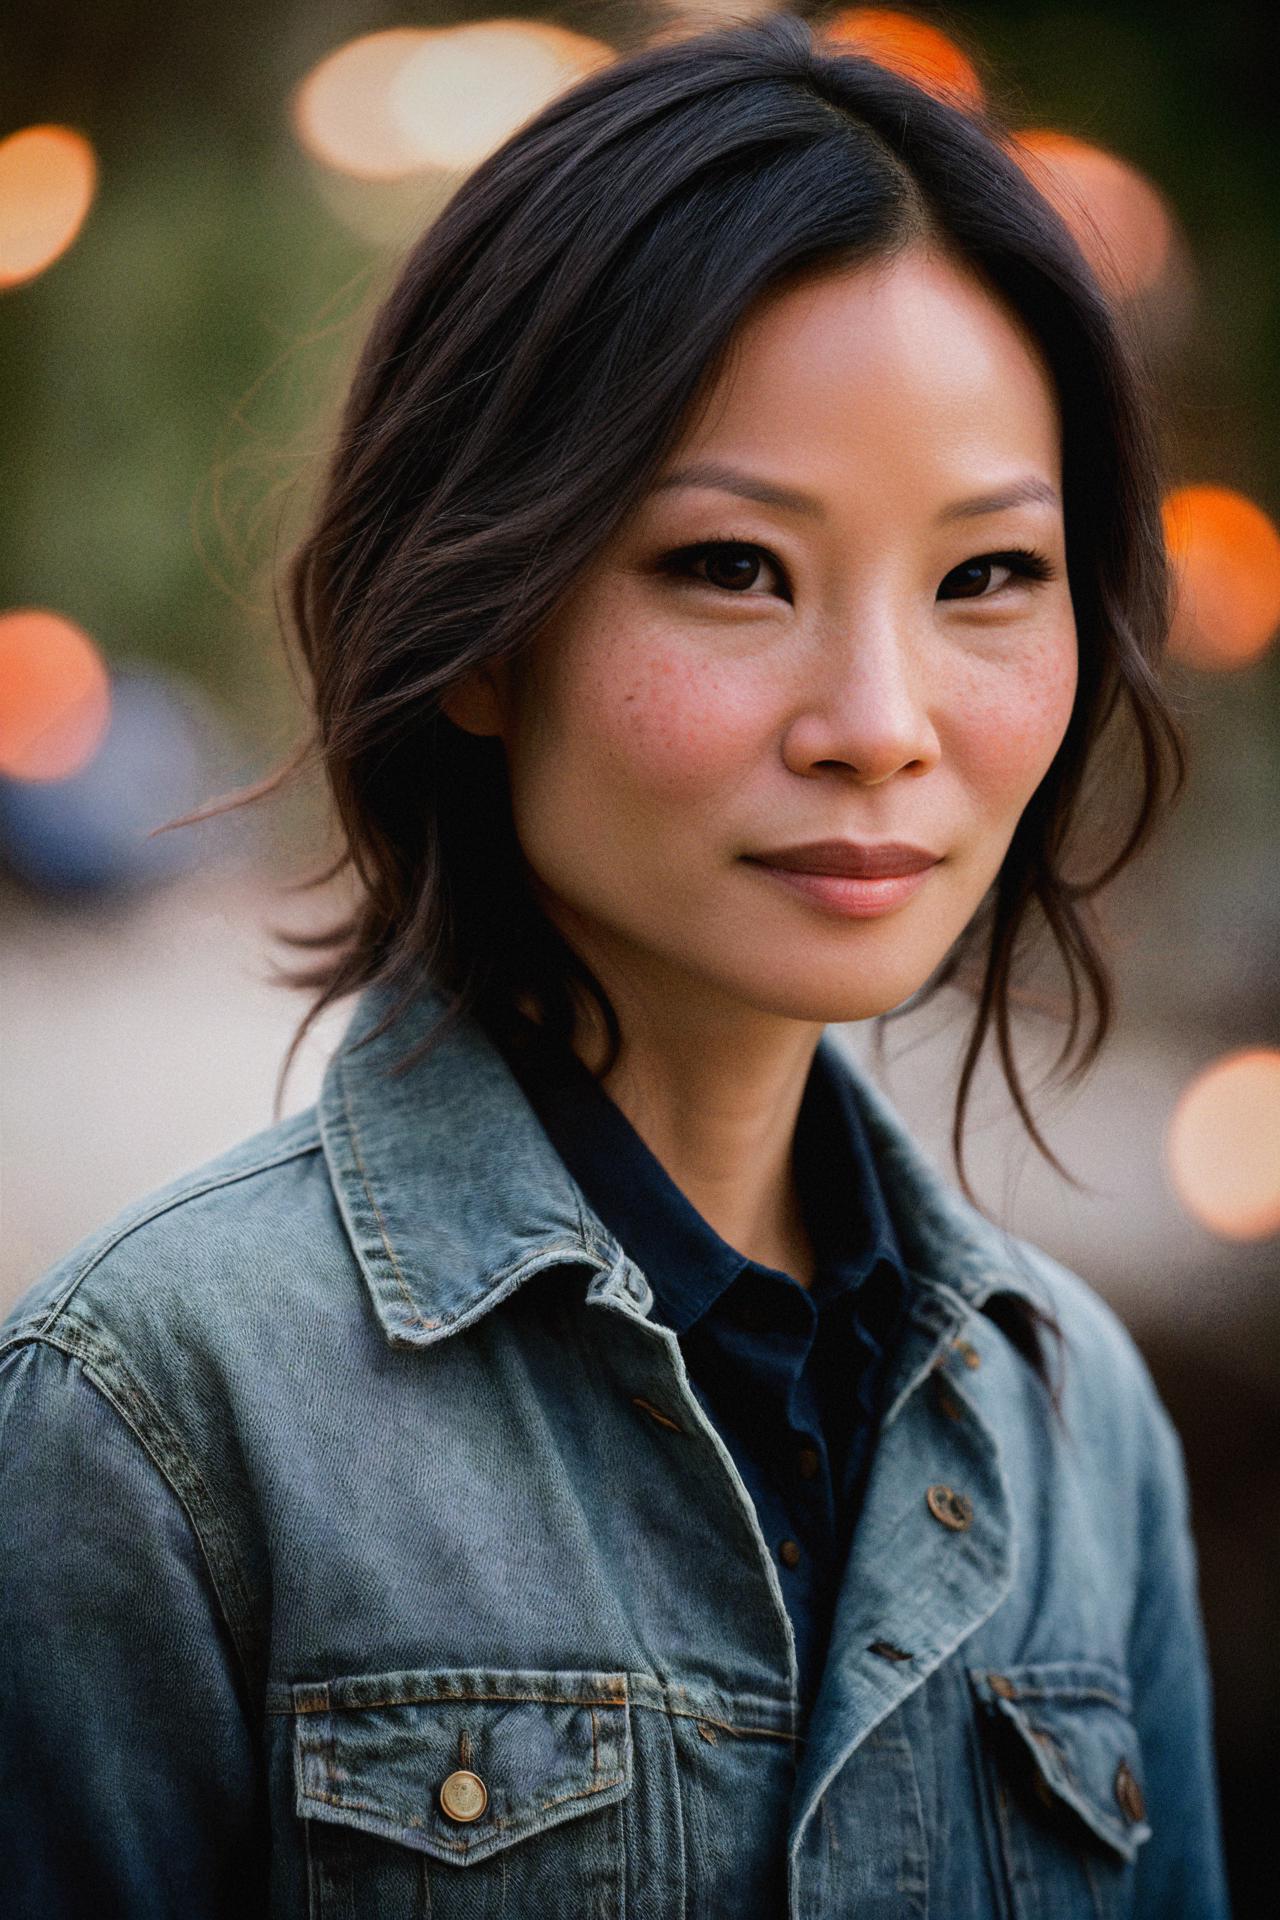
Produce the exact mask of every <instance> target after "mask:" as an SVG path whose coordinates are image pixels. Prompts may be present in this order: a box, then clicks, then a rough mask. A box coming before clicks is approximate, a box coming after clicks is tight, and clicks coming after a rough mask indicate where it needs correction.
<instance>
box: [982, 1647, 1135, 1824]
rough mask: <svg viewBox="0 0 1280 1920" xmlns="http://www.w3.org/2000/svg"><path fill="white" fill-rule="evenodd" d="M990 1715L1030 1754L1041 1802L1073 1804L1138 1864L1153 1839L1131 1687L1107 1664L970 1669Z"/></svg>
mask: <svg viewBox="0 0 1280 1920" xmlns="http://www.w3.org/2000/svg"><path fill="white" fill-rule="evenodd" d="M969 1681H970V1684H971V1686H972V1688H973V1691H974V1693H975V1694H976V1696H977V1698H978V1699H979V1701H980V1702H981V1703H982V1705H983V1707H984V1708H985V1709H986V1712H987V1713H988V1715H989V1716H990V1717H991V1718H992V1719H994V1720H995V1721H996V1722H997V1724H999V1725H1001V1726H1004V1727H1007V1728H1009V1729H1012V1730H1013V1732H1014V1733H1015V1734H1016V1735H1017V1737H1018V1739H1019V1741H1020V1742H1021V1747H1022V1749H1025V1753H1026V1755H1029V1756H1030V1759H1031V1762H1032V1766H1033V1774H1032V1780H1033V1784H1034V1786H1035V1789H1036V1792H1037V1794H1038V1795H1039V1797H1040V1799H1041V1800H1044V1801H1046V1803H1047V1804H1050V1805H1052V1804H1053V1803H1054V1802H1055V1801H1058V1802H1061V1803H1063V1804H1064V1805H1066V1806H1068V1807H1070V1808H1071V1809H1072V1811H1073V1812H1074V1813H1076V1814H1078V1815H1079V1817H1080V1819H1081V1820H1083V1821H1084V1823H1085V1825H1086V1826H1087V1827H1088V1828H1089V1829H1090V1831H1091V1832H1093V1833H1094V1834H1096V1835H1097V1837H1098V1839H1100V1840H1103V1841H1105V1842H1106V1844H1107V1845H1108V1846H1109V1847H1112V1848H1114V1849H1115V1851H1116V1852H1117V1853H1119V1854H1120V1855H1121V1856H1122V1857H1123V1858H1124V1859H1125V1860H1132V1859H1133V1858H1134V1856H1135V1855H1136V1853H1137V1851H1138V1848H1139V1847H1140V1846H1141V1844H1142V1842H1143V1841H1144V1840H1147V1839H1149V1838H1150V1837H1151V1828H1150V1827H1149V1826H1148V1824H1147V1821H1146V1805H1145V1801H1144V1799H1143V1791H1142V1756H1141V1754H1140V1752H1139V1749H1138V1735H1137V1730H1136V1728H1135V1727H1134V1724H1133V1719H1132V1706H1131V1701H1130V1695H1129V1683H1128V1680H1127V1679H1126V1677H1125V1675H1124V1674H1123V1673H1122V1672H1121V1671H1120V1669H1119V1668H1118V1667H1116V1666H1113V1665H1111V1664H1110V1663H1108V1662H1103V1661H1053V1662H1043V1663H1041V1664H1038V1665H1033V1666H1016V1667H1004V1668H1002V1669H1001V1670H1000V1671H999V1672H993V1671H989V1670H988V1669H986V1668H979V1667H971V1668H970V1669H969Z"/></svg>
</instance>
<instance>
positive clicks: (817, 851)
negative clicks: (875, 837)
mask: <svg viewBox="0 0 1280 1920" xmlns="http://www.w3.org/2000/svg"><path fill="white" fill-rule="evenodd" d="M747 857H748V858H749V859H751V860H753V861H755V862H756V864H757V865H760V866H766V867H781V868H782V869H783V870H784V871H785V872H788V873H826V874H836V875H841V876H843V877H844V878H846V879H850V880H882V879H887V878H889V877H890V876H896V875H898V874H907V873H922V872H923V871H924V870H925V868H926V867H932V866H936V865H937V863H938V861H939V860H940V859H941V857H942V856H941V855H940V854H937V853H930V852H929V851H928V850H927V848H925V847H914V846H911V845H910V844H909V843H908V842H907V841H904V840H885V841H882V842H880V843H879V844H875V845H873V844H871V843H870V842H863V841H858V840H812V841H809V842H808V843H807V844H806V845H804V846H796V847H779V848H777V849H776V850H775V851H773V852H771V853H755V854H750V855H748V856H747Z"/></svg>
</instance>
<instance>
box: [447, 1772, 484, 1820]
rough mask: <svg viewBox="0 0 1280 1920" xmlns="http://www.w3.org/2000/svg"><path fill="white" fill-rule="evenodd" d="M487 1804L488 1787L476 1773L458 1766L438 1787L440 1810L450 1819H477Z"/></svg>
mask: <svg viewBox="0 0 1280 1920" xmlns="http://www.w3.org/2000/svg"><path fill="white" fill-rule="evenodd" d="M488 1804H489V1789H488V1788H487V1787H486V1786H485V1784H484V1781H483V1780H482V1779H481V1778H480V1775H479V1774H478V1773H469V1772H468V1771H467V1769H466V1768H465V1767H459V1769H458V1771H457V1772H456V1773H451V1774H450V1775H449V1778H448V1779H447V1780H446V1781H445V1783H444V1785H443V1786H442V1787H441V1789H440V1811H441V1812H442V1813H443V1814H445V1815H447V1817H448V1818H449V1819H450V1820H457V1821H460V1822H461V1821H467V1820H478V1819H479V1818H480V1815H481V1814H482V1813H483V1812H484V1810H485V1808H486V1807H487V1806H488Z"/></svg>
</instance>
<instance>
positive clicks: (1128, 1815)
mask: <svg viewBox="0 0 1280 1920" xmlns="http://www.w3.org/2000/svg"><path fill="white" fill-rule="evenodd" d="M1115 1792H1116V1804H1117V1805H1118V1806H1119V1808H1120V1811H1121V1813H1122V1814H1123V1815H1124V1817H1125V1819H1126V1820H1143V1819H1145V1818H1146V1812H1147V1803H1146V1801H1145V1800H1144V1799H1143V1797H1142V1788H1141V1787H1140V1786H1139V1785H1138V1783H1137V1781H1136V1780H1135V1779H1134V1777H1133V1774H1132V1773H1131V1772H1130V1770H1129V1762H1128V1761H1127V1760H1122V1761H1121V1762H1120V1765H1119V1766H1118V1767H1117V1768H1116V1784H1115Z"/></svg>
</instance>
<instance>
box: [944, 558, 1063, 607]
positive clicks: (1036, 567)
mask: <svg viewBox="0 0 1280 1920" xmlns="http://www.w3.org/2000/svg"><path fill="white" fill-rule="evenodd" d="M994 567H1003V568H1004V570H1005V572H1006V573H1009V574H1012V575H1014V576H1015V577H1017V576H1021V577H1022V578H1023V579H1026V580H1031V581H1040V580H1052V579H1054V578H1055V576H1056V572H1057V569H1056V568H1055V567H1054V566H1053V564H1052V562H1051V561H1050V560H1048V559H1047V558H1046V556H1045V555H1044V554H1043V553H1037V552H1036V551H1035V549H1034V548H1033V547H1011V548H1010V549H1009V551H1008V552H1007V553H983V554H979V555H978V556H977V558H976V559H973V560H965V561H964V562H963V563H962V564H961V565H960V566H958V567H953V568H952V569H951V572H950V573H949V574H948V575H947V577H946V580H944V581H943V583H942V585H943V586H944V587H945V586H946V584H947V580H953V581H956V582H957V584H958V586H959V592H958V593H954V594H943V593H942V588H941V587H940V588H939V589H938V591H939V594H940V596H941V597H942V598H943V599H955V600H994V599H995V598H996V595H995V594H991V593H987V592H986V591H985V589H986V588H987V587H988V586H989V585H990V583H991V572H992V569H993V568H994ZM1008 585H1009V582H1008V581H1007V580H1006V581H1004V582H1002V584H1001V586H1000V587H999V588H998V589H997V592H1003V591H1004V589H1005V587H1007V586H1008Z"/></svg>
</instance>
